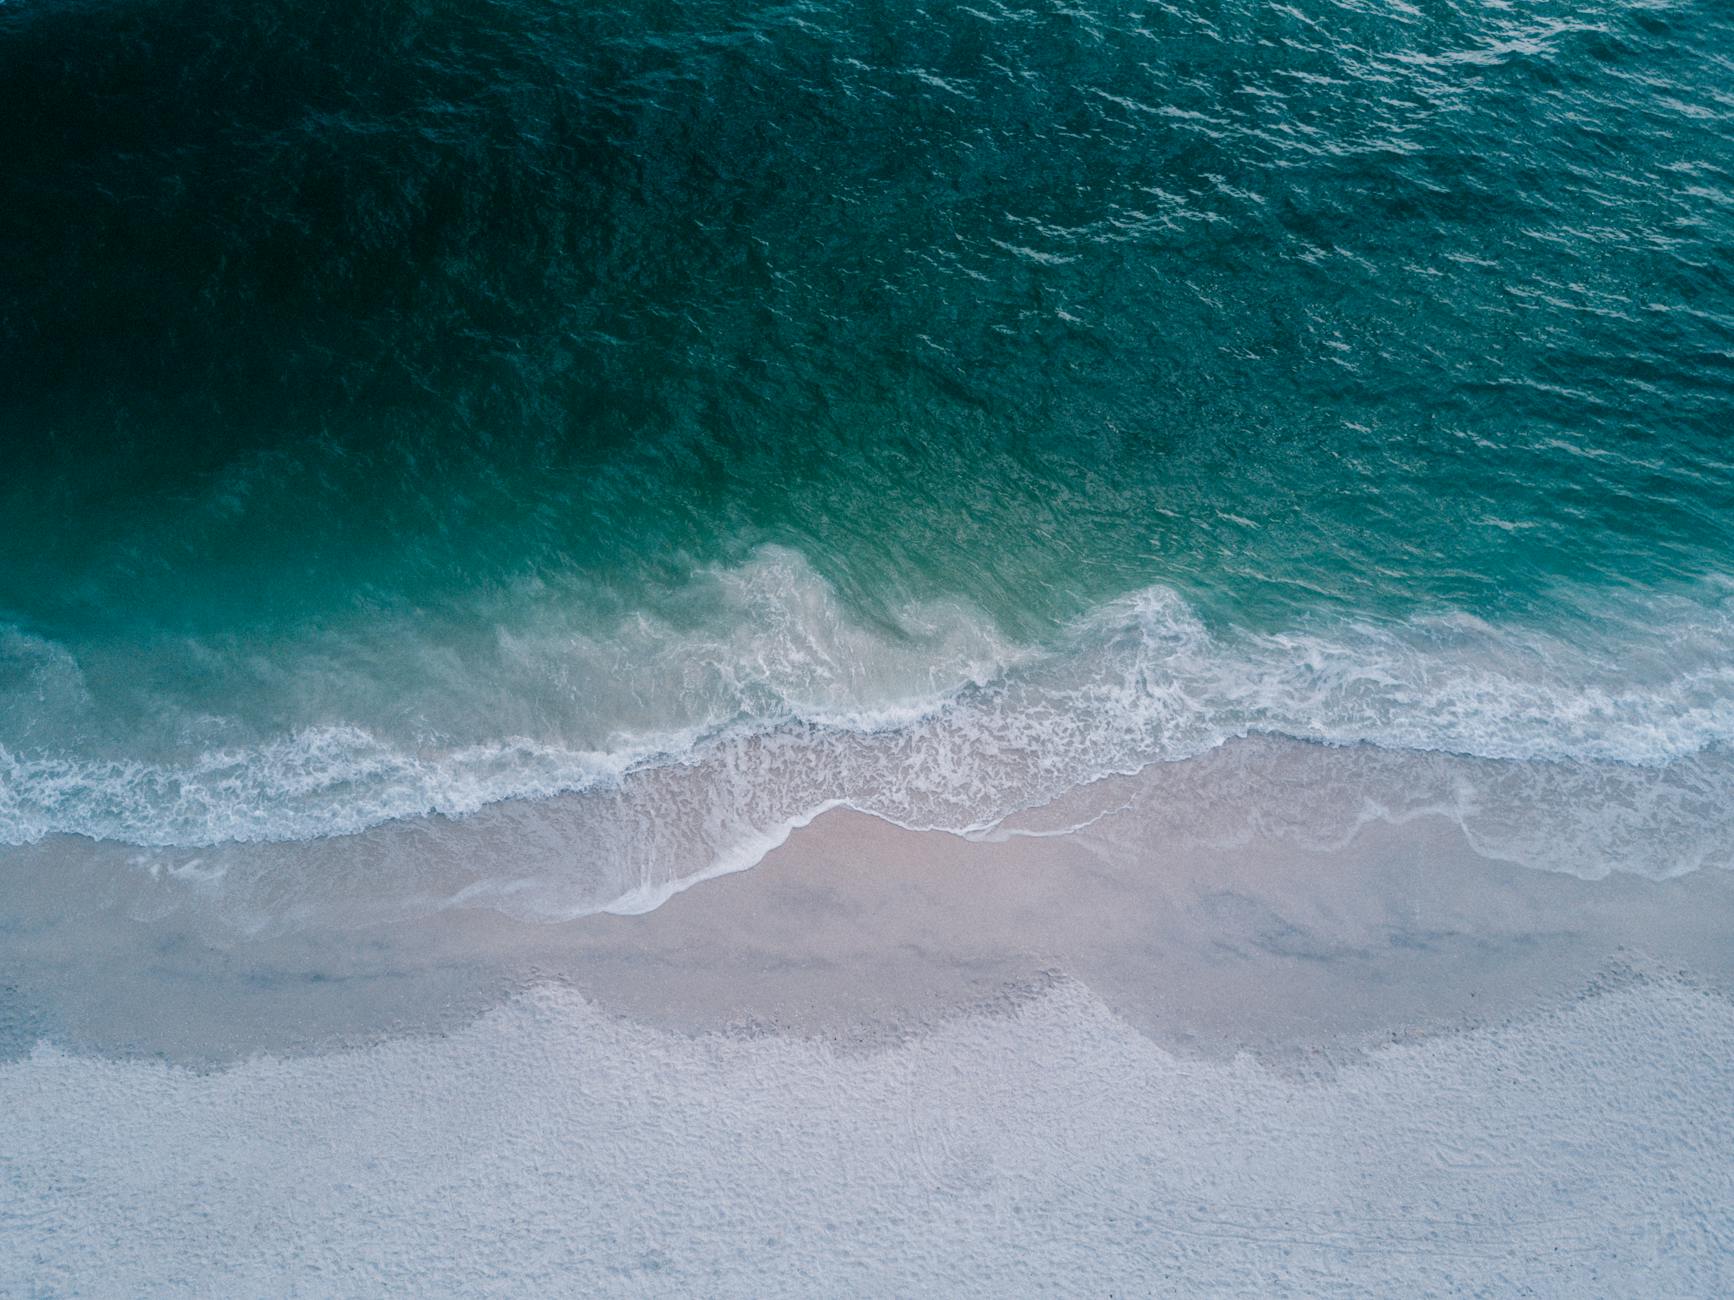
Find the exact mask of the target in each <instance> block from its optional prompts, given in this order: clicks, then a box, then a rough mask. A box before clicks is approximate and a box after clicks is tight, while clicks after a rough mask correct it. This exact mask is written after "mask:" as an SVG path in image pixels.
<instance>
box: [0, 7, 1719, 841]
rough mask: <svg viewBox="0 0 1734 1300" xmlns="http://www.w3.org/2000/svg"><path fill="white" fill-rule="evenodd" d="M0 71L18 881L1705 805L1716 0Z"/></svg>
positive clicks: (710, 34) (426, 45)
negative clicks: (512, 829) (868, 749)
mask: <svg viewBox="0 0 1734 1300" xmlns="http://www.w3.org/2000/svg"><path fill="white" fill-rule="evenodd" d="M0 84H4V85H6V86H7V87H8V92H7V95H8V103H9V108H8V111H7V113H6V115H5V121H4V122H3V123H0V178H4V179H0V186H3V187H4V198H5V201H4V202H3V203H0V245H3V246H4V247H5V248H6V250H7V256H6V257H5V258H4V259H0V430H3V432H4V439H5V446H6V454H5V455H6V459H5V464H4V466H3V468H0V519H3V520H4V521H5V522H4V526H3V527H0V842H10V843H14V844H18V843H25V842H29V841H33V840H36V839H39V838H41V837H43V836H46V835H51V834H54V833H56V832H67V831H71V832H79V833H83V834H87V835H92V836H96V837H99V838H106V839H118V840H123V841H127V842H131V843H136V844H142V845H186V846H197V845H208V844H213V843H220V842H223V841H229V840H244V841H251V840H279V839H306V838H312V837H319V836H324V835H330V834H337V833H347V832H354V831H359V830H362V829H364V828H365V827H367V826H370V825H375V824H378V823H381V822H385V821H389V820H392V819H396V818H401V817H408V816H414V815H416V814H420V813H426V812H446V813H453V814H464V813H469V812H473V811H474V810H476V809H478V808H480V807H483V806H485V805H487V804H489V803H492V802H495V801H498V800H502V799H508V798H511V797H514V796H545V795H549V794H554V793H558V792H562V791H600V790H606V789H609V788H612V787H613V785H614V783H617V782H618V781H619V780H620V779H621V778H622V776H623V775H625V774H628V773H633V772H644V771H647V770H653V769H657V768H659V767H664V766H668V765H670V764H676V765H678V764H690V763H692V762H695V761H699V760H700V759H703V758H704V757H705V756H706V755H710V756H712V757H714V755H715V753H716V752H717V747H718V746H721V745H735V746H739V745H741V744H745V743H748V742H750V741H751V740H752V738H754V737H759V738H763V737H768V736H776V737H787V736H789V735H791V734H793V735H796V736H798V737H802V736H804V737H805V738H806V739H805V740H801V741H799V742H798V743H800V744H804V745H807V746H808V749H807V750H806V751H805V752H807V753H808V754H809V760H808V762H807V765H806V768H805V770H804V772H803V778H802V783H801V789H802V791H803V792H804V793H803V795H802V800H797V801H796V804H797V805H798V806H797V807H796V808H795V811H796V812H798V811H799V807H811V806H817V805H818V804H819V803H822V802H825V801H827V800H840V801H844V802H854V803H874V804H875V806H878V805H880V804H884V805H885V806H886V807H887V809H888V811H891V812H895V810H896V808H897V807H898V806H899V805H898V802H897V797H896V796H897V792H898V790H899V789H902V788H904V787H907V792H908V794H909V798H910V800H911V801H913V802H912V804H911V806H914V804H921V805H922V806H923V807H926V806H928V804H930V803H931V802H932V800H933V798H934V797H935V791H939V790H943V791H944V792H945V798H944V799H943V800H941V802H942V803H943V804H944V806H945V807H946V809H947V810H948V811H947V812H946V815H945V816H944V817H938V816H937V815H935V817H934V818H932V820H937V821H941V822H946V823H947V824H959V825H975V824H980V823H984V822H986V821H991V819H992V818H993V817H994V816H997V815H999V814H1001V813H1003V812H1004V811H1005V810H1006V809H1008V808H1010V807H1015V806H1017V805H1018V804H1020V803H1023V802H1028V801H1031V800H1033V799H1036V798H1042V797H1049V796H1051V795H1052V794H1054V793H1056V792H1058V791H1061V790H1063V789H1065V788H1066V787H1068V786H1069V785H1071V784H1075V783H1077V782H1081V781H1085V780H1088V779H1090V778H1091V777H1093V776H1098V775H1101V774H1102V773H1104V772H1107V771H1125V770H1132V769H1135V768H1136V767H1138V766H1139V765H1141V764H1143V763H1147V762H1153V761H1163V760H1171V759H1183V758H1187V757H1190V756H1194V755H1197V754H1200V753H1204V752H1207V751H1209V750H1211V749H1212V748H1214V747H1215V746H1217V745H1219V744H1220V743H1222V741H1224V740H1225V739H1227V738H1230V737H1234V736H1240V735H1246V734H1255V733H1272V734H1277V735H1286V736H1293V737H1296V738H1299V739H1302V740H1308V741H1319V742H1326V743H1330V744H1336V745H1351V744H1370V745H1374V746H1378V747H1381V748H1383V749H1388V750H1391V751H1402V752H1405V753H1409V752H1415V751H1419V752H1423V753H1426V752H1434V751H1438V752H1444V753H1449V754H1456V755H1466V756H1471V757H1475V756H1479V757H1484V758H1487V759H1490V760H1500V761H1504V762H1509V763H1517V764H1524V763H1530V764H1547V765H1552V766H1549V767H1548V768H1547V771H1548V772H1550V773H1557V772H1558V771H1560V770H1561V768H1560V765H1562V764H1563V765H1566V767H1567V768H1570V767H1571V766H1572V765H1574V764H1576V765H1586V764H1587V765H1591V766H1590V767H1589V768H1586V769H1585V770H1586V771H1589V770H1593V771H1594V772H1595V773H1598V774H1601V775H1597V777H1596V780H1598V781H1599V780H1602V779H1603V776H1604V775H1605V772H1604V768H1605V766H1606V765H1610V764H1611V765H1614V766H1615V767H1617V768H1622V769H1623V768H1632V769H1636V770H1640V771H1641V772H1644V773H1650V774H1652V775H1650V776H1645V777H1643V778H1642V779H1643V780H1644V781H1662V782H1667V781H1672V780H1676V779H1680V780H1685V781H1686V783H1687V784H1688V785H1690V786H1691V787H1692V788H1693V789H1695V790H1697V791H1698V792H1699V794H1700V796H1701V800H1700V805H1694V806H1695V807H1698V808H1699V809H1700V811H1699V812H1694V813H1690V814H1681V815H1682V816H1700V815H1702V808H1703V807H1713V806H1716V805H1717V804H1718V801H1719V800H1720V798H1721V795H1722V794H1723V793H1729V794H1731V795H1734V784H1731V783H1730V780H1729V777H1728V775H1727V773H1726V771H1725V770H1724V769H1723V768H1722V767H1721V766H1720V765H1719V764H1720V763H1721V757H1722V755H1723V754H1724V753H1725V752H1726V750H1727V747H1728V745H1729V742H1730V740H1731V739H1734V640H1731V633H1734V580H1731V579H1730V576H1729V575H1730V574H1734V444H1731V441H1730V436H1729V435H1730V431H1731V429H1734V420H1731V418H1730V417H1731V416H1734V89H1731V87H1734V11H1730V10H1729V9H1727V8H1726V7H1725V6H1720V5H1717V4H1713V3H1680V4H1649V5H1631V4H1614V3H1601V4H1597V3H1589V4H1584V3H1575V4H1564V3H1534V4H1519V5H1510V6H1495V5H1489V4H1483V3H1459V4H1437V5H1426V6H1413V7H1411V6H1408V5H1403V4H1389V5H1387V4H1356V3H1330V4H1326V3H1318V2H1316V0H1303V2H1302V3H1299V4H1259V3H1252V2H1251V0H1218V2H1215V3H1198V4H1189V5H1167V4H1124V3H1112V4H1097V5H1091V4H1082V5H1080V4H1065V5H1058V4H1055V5H1047V4H1038V5H1034V6H1010V5H1000V4H993V3H984V4H970V5H957V6H945V5H938V6H935V5H917V4H911V3H907V2H906V0H893V2H892V3H887V4H881V5H871V6H867V5H862V6H850V5H837V4H816V3H805V4H801V3H797V4H781V5H775V6H755V7H742V6H738V5H721V4H706V3H685V4H681V3H672V4H671V3H646V2H643V0H640V2H638V3H632V4H620V5H614V6H605V5H593V4H567V3H557V2H556V3H549V2H542V3H527V2H526V0H510V2H508V0H490V2H482V0H476V2H474V3H465V4H459V5H450V4H436V3H420V4H411V3H390V4H384V5H370V6H354V5H339V4H319V3H312V2H310V0H299V2H292V0H282V2H278V3H266V4H258V5H248V6H225V5H217V4H209V3H194V2H192V0H182V2H179V3H175V2H170V0H158V2H154V3H153V2H145V0H104V2H101V3H98V2H94V0H12V3H8V4H4V5H0ZM791 728H792V729H793V731H791ZM851 736H854V737H867V738H873V743H874V744H880V745H882V744H884V743H885V738H886V737H887V736H892V737H898V738H900V739H899V740H898V741H897V743H899V744H902V745H904V746H905V747H906V750H907V754H906V761H901V762H899V763H881V764H879V765H877V766H873V767H872V768H871V772H870V773H868V772H867V770H866V769H862V768H859V767H858V766H851V763H850V762H845V761H843V760H842V759H840V758H839V757H838V754H839V753H840V752H841V751H840V750H839V749H838V748H837V746H838V744H839V743H841V741H840V738H847V737H851ZM936 736H943V737H944V739H943V742H942V741H941V740H936V739H935V737H936ZM779 743H781V742H780V741H779ZM1596 765H1601V766H1596ZM1538 770H1539V769H1538ZM1682 772H1684V773H1685V774H1686V776H1685V777H1681V775H1680V774H1681V773H1682ZM815 773H816V774H817V775H815ZM1707 773H1708V775H1706V774H1707ZM761 776H762V779H763V780H766V781H777V780H786V779H787V777H786V775H785V776H778V775H777V774H776V772H775V771H767V772H766V773H763V774H761ZM1548 780H1549V781H1553V780H1554V777H1552V776H1550V777H1549V778H1548ZM888 791H889V793H888ZM803 801H804V802H803ZM773 802H774V801H773ZM786 804H787V801H786V800H785V801H784V803H782V804H779V805H778V806H779V807H780V808H783V813H784V814H788V815H793V814H790V813H789V808H788V807H787V806H785V805H786ZM1562 806H1563V805H1562ZM1561 815H1564V814H1563V813H1562V814H1561ZM1700 829H1701V830H1702V829H1703V828H1702V827H1700ZM1724 829H1725V827H1723V826H1722V824H1721V823H1716V824H1715V825H1714V826H1711V827H1710V831H1711V832H1714V834H1716V835H1720V834H1722V833H1723V831H1724ZM1706 833H1709V832H1706ZM1622 835H1623V838H1619V839H1618V843H1619V844H1621V845H1625V846H1627V848H1628V849H1629V845H1630V843H1631V838H1632V836H1631V828H1630V827H1629V826H1628V827H1627V828H1626V831H1625V832H1622ZM1701 839H1702V836H1699V840H1701ZM1612 842H1613V841H1610V843H1612ZM1695 842H1696V841H1695ZM1612 851H1613V850H1611V849H1610V850H1609V852H1612ZM1621 851H1622V852H1623V851H1626V850H1624V849H1622V850H1621ZM1520 856H1521V855H1520ZM1616 865H1617V864H1616ZM1680 865H1682V864H1680V863H1672V862H1670V861H1668V860H1666V857H1665V855H1663V859H1662V860H1659V861H1658V862H1656V863H1655V864H1654V866H1655V869H1656V870H1659V871H1667V870H1671V869H1675V868H1676V867H1678V866H1680ZM1684 865H1691V864H1690V863H1688V864H1684Z"/></svg>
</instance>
